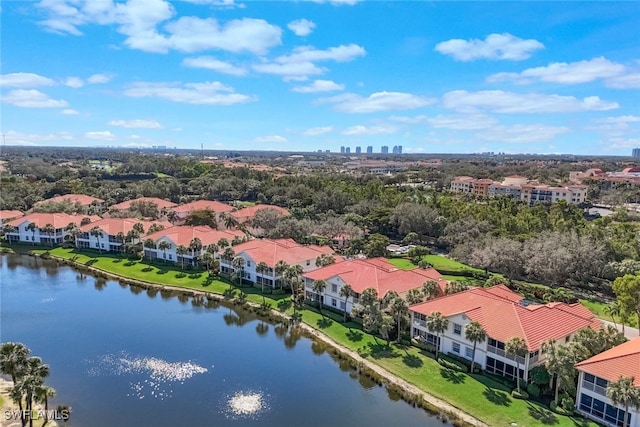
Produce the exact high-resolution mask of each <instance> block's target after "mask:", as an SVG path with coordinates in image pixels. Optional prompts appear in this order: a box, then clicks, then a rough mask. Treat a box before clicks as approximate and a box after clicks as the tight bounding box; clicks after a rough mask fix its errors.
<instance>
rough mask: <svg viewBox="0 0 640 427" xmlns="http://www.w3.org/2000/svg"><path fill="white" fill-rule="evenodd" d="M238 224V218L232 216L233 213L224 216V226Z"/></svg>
mask: <svg viewBox="0 0 640 427" xmlns="http://www.w3.org/2000/svg"><path fill="white" fill-rule="evenodd" d="M221 215H222V214H221ZM221 219H222V218H221ZM238 224H239V223H238V220H237V219H235V218H234V217H233V216H231V215H225V216H224V226H225V227H226V228H229V229H230V228H236V227H237V226H238Z"/></svg>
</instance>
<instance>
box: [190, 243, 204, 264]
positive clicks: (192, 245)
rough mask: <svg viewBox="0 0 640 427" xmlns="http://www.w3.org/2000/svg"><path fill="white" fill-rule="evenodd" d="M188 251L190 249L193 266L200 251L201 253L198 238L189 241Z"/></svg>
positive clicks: (200, 244)
mask: <svg viewBox="0 0 640 427" xmlns="http://www.w3.org/2000/svg"><path fill="white" fill-rule="evenodd" d="M189 249H191V257H192V258H193V262H194V264H195V261H196V260H197V259H198V255H199V254H200V251H202V240H200V238H199V237H194V238H193V239H191V241H190V242H189Z"/></svg>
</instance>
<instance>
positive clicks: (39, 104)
mask: <svg viewBox="0 0 640 427" xmlns="http://www.w3.org/2000/svg"><path fill="white" fill-rule="evenodd" d="M2 102H4V103H6V104H11V105H15V106H16V107H24V108H64V107H66V106H67V105H69V104H68V103H67V101H65V100H63V99H52V98H49V96H48V95H46V94H44V93H42V92H40V91H37V90H35V89H29V90H27V89H16V90H12V91H10V92H9V93H7V94H4V95H2Z"/></svg>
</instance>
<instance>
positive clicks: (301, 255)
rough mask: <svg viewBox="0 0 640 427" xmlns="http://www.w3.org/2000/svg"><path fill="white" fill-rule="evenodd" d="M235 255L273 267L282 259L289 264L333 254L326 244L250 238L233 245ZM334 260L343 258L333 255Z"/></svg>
mask: <svg viewBox="0 0 640 427" xmlns="http://www.w3.org/2000/svg"><path fill="white" fill-rule="evenodd" d="M233 250H234V251H235V253H236V255H240V254H241V253H244V254H245V255H247V256H249V257H250V258H251V259H252V260H253V261H255V263H256V264H258V263H260V262H264V263H266V264H267V265H268V266H269V267H271V268H273V267H275V265H276V263H277V262H278V261H284V262H286V263H287V264H289V265H293V264H299V263H301V262H304V261H307V260H314V261H313V262H314V265H315V258H317V257H319V256H320V255H322V254H329V255H331V254H333V250H332V249H331V248H330V247H328V246H316V245H301V244H299V243H296V242H295V241H294V240H292V239H278V240H270V239H261V240H251V241H248V242H245V243H241V244H239V245H236V246H234V247H233ZM334 257H335V258H336V261H341V260H342V259H343V258H342V257H340V256H337V255H334Z"/></svg>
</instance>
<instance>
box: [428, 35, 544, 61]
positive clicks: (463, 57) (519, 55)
mask: <svg viewBox="0 0 640 427" xmlns="http://www.w3.org/2000/svg"><path fill="white" fill-rule="evenodd" d="M543 48H544V45H543V44H542V43H540V42H539V41H537V40H534V39H529V40H523V39H521V38H519V37H516V36H512V35H511V34H509V33H504V34H490V35H489V36H487V38H485V39H484V40H479V39H471V40H462V39H451V40H447V41H444V42H441V43H438V44H437V45H436V48H435V50H436V51H438V52H440V53H442V54H444V55H449V56H452V57H453V58H454V59H456V60H458V61H473V60H476V59H495V60H510V61H520V60H523V59H527V58H529V57H530V56H531V55H532V54H533V52H535V51H536V50H539V49H543Z"/></svg>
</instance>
